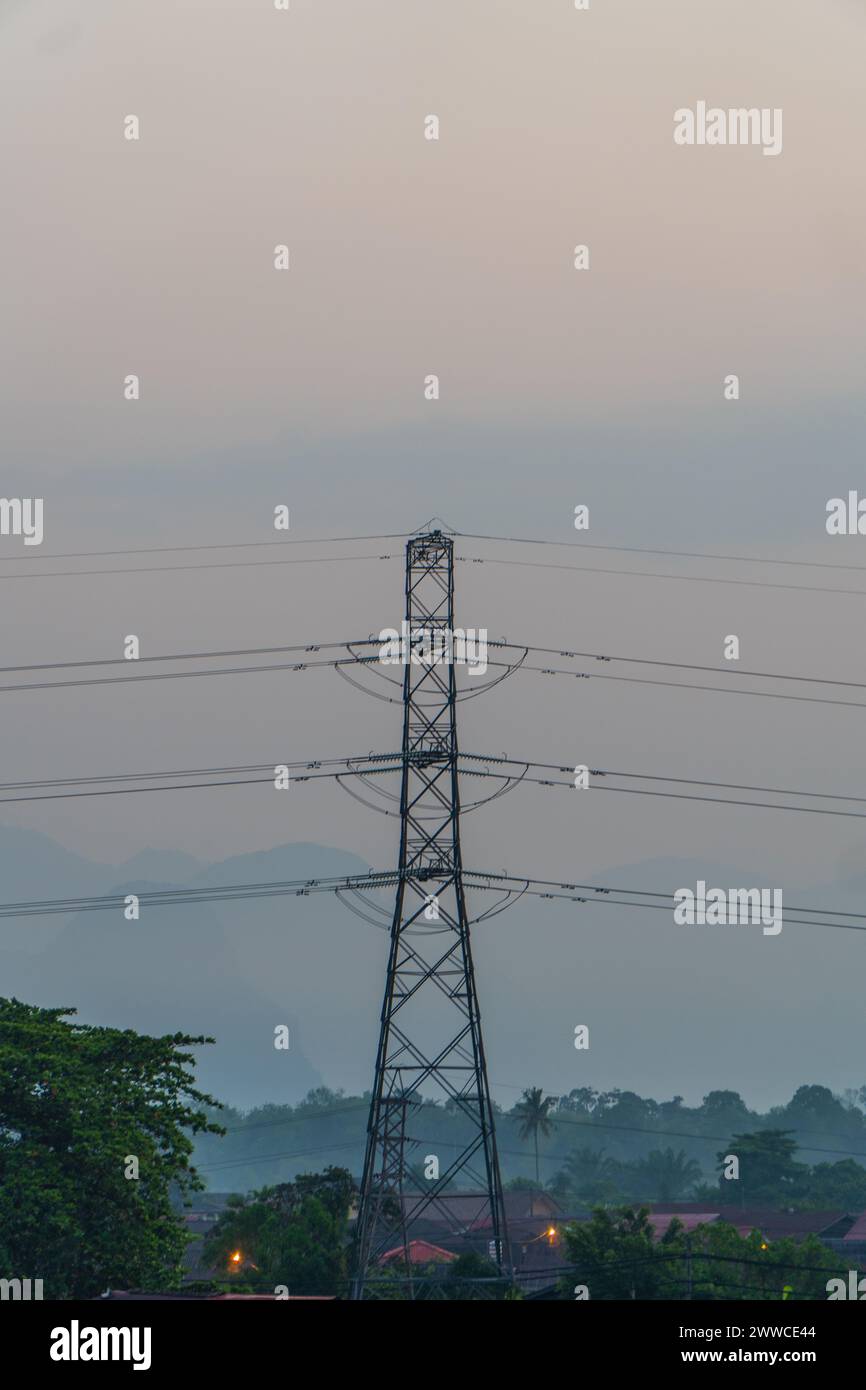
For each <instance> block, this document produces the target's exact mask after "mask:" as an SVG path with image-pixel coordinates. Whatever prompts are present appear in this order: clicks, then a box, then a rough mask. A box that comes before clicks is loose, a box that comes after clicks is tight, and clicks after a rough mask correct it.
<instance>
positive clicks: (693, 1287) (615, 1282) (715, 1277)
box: [562, 1207, 847, 1302]
mask: <svg viewBox="0 0 866 1390" xmlns="http://www.w3.org/2000/svg"><path fill="white" fill-rule="evenodd" d="M562 1232H563V1238H564V1241H565V1246H566V1251H567V1255H568V1259H569V1262H570V1263H571V1264H572V1265H573V1266H574V1269H573V1271H570V1272H569V1274H568V1276H567V1278H564V1279H563V1282H562V1293H563V1297H564V1298H573V1297H574V1292H573V1290H574V1287H575V1285H577V1284H584V1285H586V1287H587V1288H588V1290H589V1295H590V1298H591V1299H595V1300H597V1299H603V1300H610V1299H632V1298H634V1299H649V1300H657V1299H664V1300H671V1299H674V1300H678V1299H704V1300H711V1301H715V1300H718V1301H724V1300H730V1299H734V1300H736V1299H746V1300H750V1301H754V1300H765V1301H770V1302H775V1301H778V1302H783V1301H788V1300H789V1299H804V1300H808V1299H814V1300H824V1299H826V1297H827V1280H828V1279H829V1278H831V1277H844V1275H845V1271H844V1270H843V1269H841V1268H840V1266H841V1265H842V1264H843V1263H847V1262H845V1261H842V1260H840V1257H839V1256H838V1255H836V1254H835V1253H834V1252H832V1251H830V1250H828V1249H827V1248H826V1246H824V1245H822V1244H821V1242H820V1241H819V1240H818V1239H817V1238H816V1237H814V1236H809V1237H808V1238H807V1239H806V1240H804V1241H800V1242H796V1241H793V1240H788V1239H785V1240H776V1241H773V1242H769V1241H767V1240H765V1238H764V1237H763V1235H762V1234H761V1232H760V1231H752V1232H751V1233H750V1234H749V1235H747V1236H741V1235H740V1234H739V1233H738V1231H737V1230H736V1229H735V1228H734V1227H733V1226H730V1225H728V1224H727V1223H726V1222H723V1221H714V1222H711V1223H708V1224H707V1225H704V1226H698V1228H697V1229H696V1230H695V1231H692V1232H688V1233H687V1232H686V1231H685V1230H684V1229H683V1226H682V1223H681V1222H679V1221H676V1220H674V1221H672V1222H671V1223H670V1225H669V1227H668V1229H667V1231H665V1232H664V1233H663V1235H662V1236H661V1238H660V1239H659V1238H657V1237H656V1236H655V1235H654V1233H653V1228H652V1225H651V1224H650V1221H649V1215H648V1212H647V1209H646V1208H645V1207H644V1208H641V1209H640V1210H637V1211H636V1210H633V1209H631V1208H629V1207H625V1208H622V1209H621V1210H619V1211H617V1212H611V1211H602V1210H596V1211H595V1212H593V1216H592V1220H591V1221H586V1222H572V1223H570V1224H568V1225H566V1226H564V1227H563V1228H562ZM786 1290H787V1292H786Z"/></svg>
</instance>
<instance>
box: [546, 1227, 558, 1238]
mask: <svg viewBox="0 0 866 1390" xmlns="http://www.w3.org/2000/svg"><path fill="white" fill-rule="evenodd" d="M555 1235H556V1227H555V1226H548V1228H547V1238H548V1240H553V1237H554V1236H555Z"/></svg>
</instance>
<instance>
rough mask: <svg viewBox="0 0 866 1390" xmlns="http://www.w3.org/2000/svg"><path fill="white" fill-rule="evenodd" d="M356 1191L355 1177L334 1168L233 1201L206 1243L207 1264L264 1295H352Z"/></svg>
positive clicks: (300, 1177)
mask: <svg viewBox="0 0 866 1390" xmlns="http://www.w3.org/2000/svg"><path fill="white" fill-rule="evenodd" d="M354 1193H355V1183H354V1179H353V1178H352V1175H351V1173H349V1172H348V1171H347V1170H346V1169H345V1168H333V1167H332V1168H327V1169H326V1170H325V1171H324V1173H303V1174H301V1175H300V1176H299V1177H298V1178H297V1179H296V1181H295V1182H293V1183H281V1184H279V1185H278V1186H276V1187H263V1188H261V1189H260V1190H259V1191H258V1192H254V1193H253V1194H252V1195H251V1196H249V1197H242V1196H234V1197H232V1198H231V1199H230V1202H229V1206H228V1207H227V1209H226V1210H225V1211H224V1212H223V1214H222V1215H221V1216H220V1218H219V1220H218V1221H217V1223H216V1225H215V1226H214V1229H213V1231H211V1232H210V1233H209V1235H208V1238H207V1240H206V1241H205V1247H204V1260H205V1262H206V1263H207V1264H208V1265H212V1266H214V1268H215V1269H217V1270H220V1271H225V1273H227V1274H232V1273H233V1272H235V1273H236V1275H237V1278H238V1279H239V1280H244V1281H246V1282H250V1281H252V1282H253V1284H254V1285H255V1287H256V1288H259V1289H260V1290H267V1289H275V1288H276V1287H277V1285H286V1286H287V1287H288V1289H289V1293H290V1294H293V1293H294V1294H339V1293H345V1289H346V1281H347V1255H348V1252H347V1227H348V1217H349V1208H350V1206H351V1202H352V1198H353V1196H354ZM232 1256H239V1258H238V1259H236V1260H233V1259H232Z"/></svg>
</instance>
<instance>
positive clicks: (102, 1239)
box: [0, 999, 222, 1299]
mask: <svg viewBox="0 0 866 1390" xmlns="http://www.w3.org/2000/svg"><path fill="white" fill-rule="evenodd" d="M74 1013H75V1010H74V1009H69V1008H62V1009H41V1008H37V1007H35V1006H34V1005H31V1004H23V1003H21V1002H20V1001H19V1000H17V999H0V1231H2V1237H0V1275H2V1276H3V1277H7V1278H16V1277H17V1278H21V1277H30V1278H38V1279H42V1280H43V1281H44V1288H45V1295H46V1297H49V1298H59V1299H62V1298H93V1297H96V1296H98V1295H99V1294H101V1293H102V1292H103V1291H104V1290H105V1289H106V1288H110V1287H114V1288H122V1289H129V1288H146V1289H150V1290H156V1289H166V1288H172V1287H175V1286H177V1285H178V1284H179V1283H180V1279H181V1276H182V1272H183V1265H182V1257H183V1252H184V1250H185V1248H186V1244H187V1234H186V1231H185V1229H184V1227H183V1224H182V1222H181V1220H180V1218H179V1216H178V1214H177V1212H176V1211H175V1210H174V1209H173V1206H172V1194H173V1193H175V1194H176V1195H177V1196H178V1197H180V1199H181V1200H183V1198H184V1197H185V1196H186V1195H187V1194H188V1193H190V1192H192V1191H193V1190H195V1189H196V1188H202V1187H203V1186H204V1184H203V1183H202V1182H201V1180H200V1179H199V1178H198V1176H197V1174H196V1171H195V1169H194V1168H193V1167H191V1166H190V1162H189V1160H190V1156H191V1154H192V1150H193V1140H192V1138H191V1135H193V1134H195V1133H197V1132H201V1131H205V1130H210V1131H211V1132H212V1133H221V1132H222V1131H221V1130H220V1127H219V1126H218V1125H216V1124H215V1123H214V1122H213V1121H212V1120H209V1119H208V1113H207V1111H208V1110H211V1108H212V1107H216V1105H217V1102H216V1101H215V1100H214V1099H213V1098H212V1097H211V1096H208V1095H205V1094H204V1093H203V1092H201V1091H198V1090H196V1089H195V1088H194V1086H193V1079H194V1076H193V1070H192V1067H193V1062H194V1058H193V1056H192V1054H191V1053H189V1052H188V1051H186V1050H185V1049H187V1048H190V1047H199V1046H201V1045H202V1044H204V1043H208V1042H212V1041H213V1040H212V1039H211V1038H203V1037H188V1036H187V1035H186V1034H184V1033H176V1034H173V1035H171V1036H167V1037H161V1038H151V1037H145V1036H142V1035H140V1034H138V1033H134V1032H132V1031H120V1030H118V1029H115V1028H91V1027H86V1026H85V1025H83V1024H78V1023H70V1022H68V1021H67V1019H68V1018H69V1017H70V1016H72V1015H74ZM132 1160H135V1161H136V1163H133V1161H132ZM136 1164H137V1172H138V1176H137V1178H136V1177H135V1176H134V1175H133V1174H134V1172H135V1168H136ZM127 1175H129V1176H127Z"/></svg>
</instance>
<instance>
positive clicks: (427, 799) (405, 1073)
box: [353, 531, 509, 1298]
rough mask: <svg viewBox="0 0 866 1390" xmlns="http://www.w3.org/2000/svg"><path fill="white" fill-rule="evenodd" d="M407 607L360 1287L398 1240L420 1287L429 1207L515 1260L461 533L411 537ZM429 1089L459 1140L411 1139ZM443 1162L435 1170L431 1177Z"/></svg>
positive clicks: (502, 1262)
mask: <svg viewBox="0 0 866 1390" xmlns="http://www.w3.org/2000/svg"><path fill="white" fill-rule="evenodd" d="M405 615H406V627H405V629H404V632H405V633H407V634H408V643H407V650H406V651H405V653H404V655H403V659H404V661H405V666H404V673H403V743H402V781H401V794H400V827H401V828H400V853H399V866H398V872H399V878H398V884H397V891H396V902H395V905H394V915H393V919H392V923H391V933H390V951H389V957H388V969H387V978H386V984H385V997H384V1002H383V1005H382V1015H381V1028H380V1034H379V1046H378V1051H377V1056H376V1072H375V1080H374V1085H373V1094H372V1100H371V1105H370V1115H369V1121H368V1126H367V1147H366V1155H365V1160H364V1172H363V1177H362V1181H361V1200H360V1208H359V1216H358V1228H357V1241H356V1254H355V1259H356V1269H355V1280H354V1285H353V1295H354V1297H355V1298H361V1297H364V1296H371V1295H373V1293H374V1284H375V1279H376V1276H377V1273H380V1266H379V1261H380V1259H381V1257H382V1255H383V1254H385V1253H386V1252H388V1251H391V1250H396V1251H399V1252H401V1254H402V1260H401V1259H400V1255H398V1256H397V1257H396V1258H397V1259H398V1260H400V1263H401V1264H402V1265H403V1266H404V1268H405V1270H406V1272H407V1281H408V1282H409V1284H410V1288H411V1263H410V1260H409V1242H410V1240H411V1239H412V1233H413V1230H415V1229H418V1228H419V1225H421V1223H423V1222H424V1220H425V1218H435V1219H436V1220H437V1221H440V1222H444V1226H445V1228H446V1229H447V1230H448V1233H449V1235H450V1236H451V1237H463V1238H464V1239H465V1240H466V1242H467V1244H466V1248H467V1249H468V1248H475V1249H478V1248H479V1244H483V1242H484V1239H485V1238H486V1240H487V1250H488V1252H489V1253H490V1255H491V1256H492V1257H493V1259H494V1260H495V1262H496V1263H497V1264H498V1265H499V1266H500V1268H501V1269H503V1272H506V1271H507V1269H508V1265H509V1254H508V1243H507V1232H506V1224H505V1210H504V1204H503V1200H502V1185H501V1179H500V1174H499V1161H498V1158H497V1153H496V1139H495V1133H494V1121H493V1109H492V1106H491V1102H490V1093H489V1088H488V1082H487V1071H486V1065H485V1059H484V1046H483V1043H482V1037H481V1020H480V1015H479V1009H478V999H477V994H476V987H475V972H474V968H473V963H472V952H471V947H470V933H469V922H468V917H467V910H466V901H465V896H464V887H463V866H462V860H461V852H460V795H459V787H458V771H457V758H458V749H457V717H456V714H457V698H458V691H457V683H456V670H455V664H454V661H453V660H451V659H445V660H443V659H442V654H443V652H448V653H449V656H450V655H451V653H452V635H453V633H454V552H453V541H452V539H451V538H450V536H448V535H446V534H443V533H442V532H441V531H431V532H428V533H426V534H423V535H420V536H415V537H413V538H412V539H411V540H409V542H408V544H407V547H406V603H405ZM422 1095H423V1096H425V1097H428V1098H431V1099H437V1100H440V1101H442V1100H444V1102H445V1103H446V1105H447V1107H448V1108H449V1109H450V1110H451V1111H452V1112H453V1122H454V1125H455V1131H456V1133H457V1134H458V1136H459V1137H458V1139H457V1148H456V1151H455V1147H454V1144H453V1143H451V1144H449V1145H448V1148H447V1152H446V1153H444V1154H443V1153H440V1154H435V1153H432V1152H431V1150H435V1148H436V1145H435V1144H430V1143H429V1141H427V1142H426V1143H424V1144H420V1145H419V1141H418V1140H417V1139H413V1137H412V1134H411V1129H412V1123H413V1118H418V1105H419V1102H420V1100H421V1097H422ZM442 1147H443V1149H444V1147H445V1146H444V1145H443V1146H442ZM410 1157H411V1158H412V1160H413V1161H412V1162H410ZM431 1158H433V1159H435V1160H436V1163H431V1162H430V1159H431ZM436 1164H438V1169H439V1171H438V1176H435V1175H434V1176H431V1173H432V1174H435V1170H436ZM458 1195H459V1201H457V1202H453V1201H451V1202H449V1200H448V1198H449V1197H451V1198H454V1197H455V1196H458ZM450 1243H451V1244H452V1248H453V1247H454V1243H455V1242H454V1241H453V1240H452V1241H451V1242H450Z"/></svg>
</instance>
